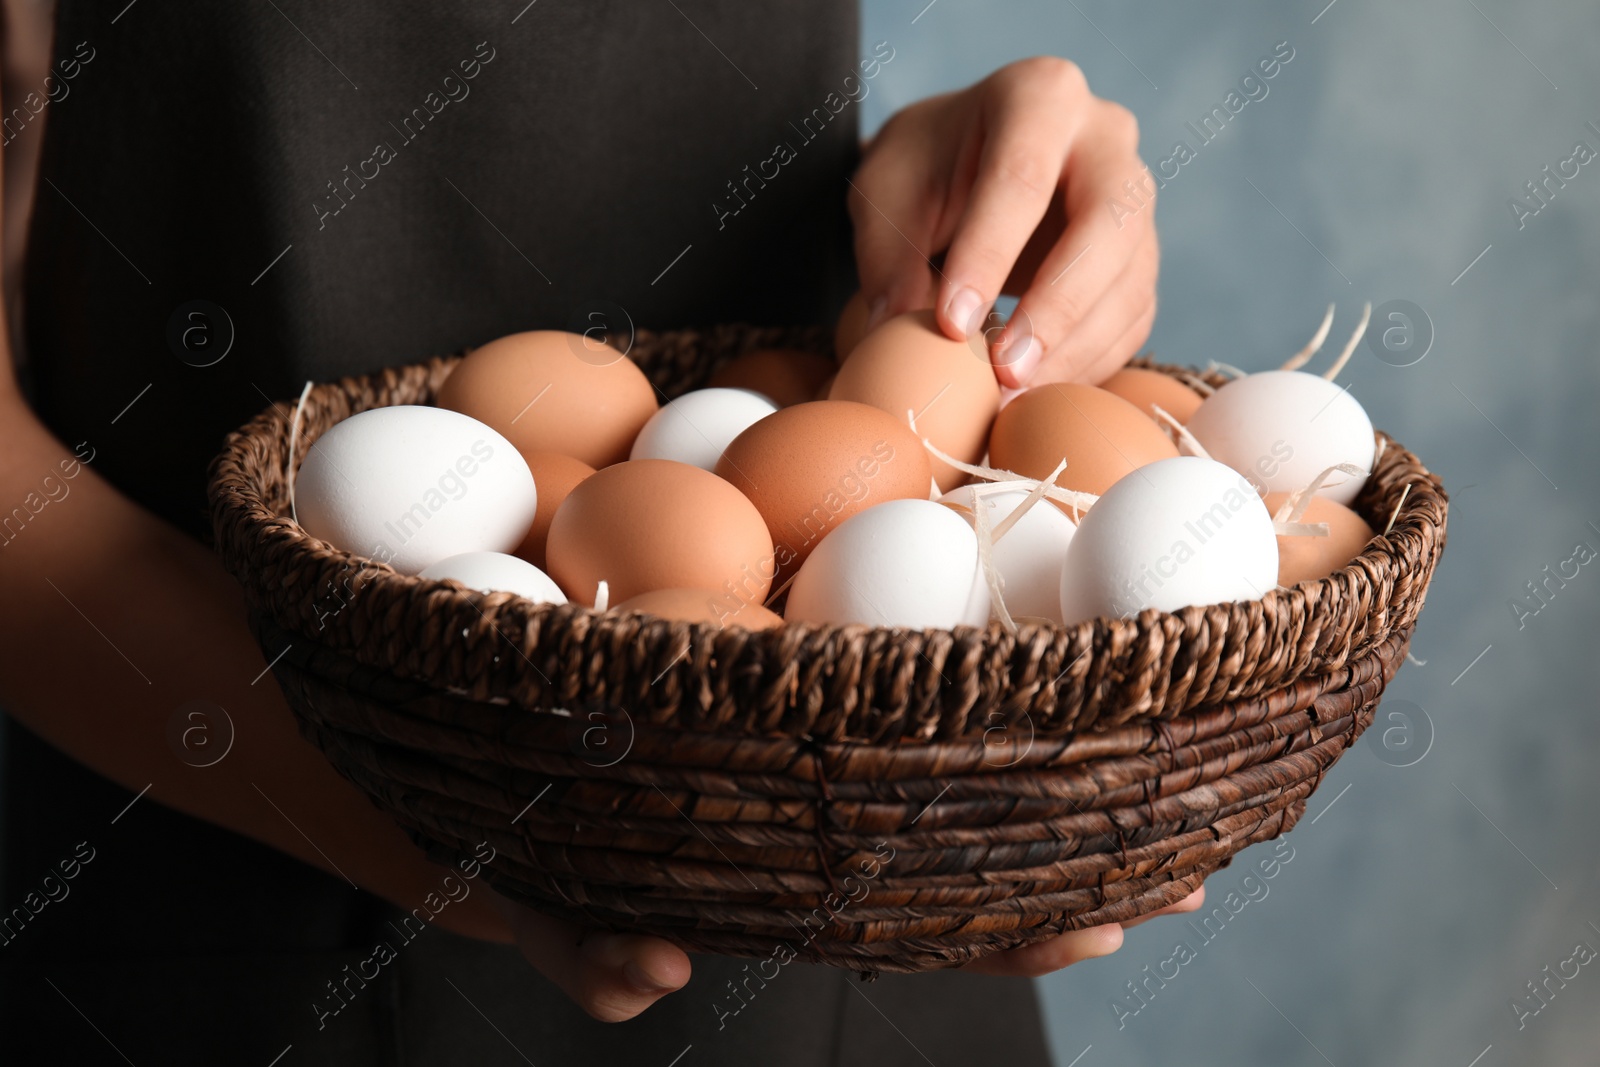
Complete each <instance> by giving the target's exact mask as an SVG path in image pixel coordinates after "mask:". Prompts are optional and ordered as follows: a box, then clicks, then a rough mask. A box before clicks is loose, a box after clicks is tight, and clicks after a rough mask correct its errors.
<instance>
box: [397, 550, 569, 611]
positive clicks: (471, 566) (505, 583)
mask: <svg viewBox="0 0 1600 1067" xmlns="http://www.w3.org/2000/svg"><path fill="white" fill-rule="evenodd" d="M418 577H419V578H453V579H455V580H456V581H458V582H460V583H461V584H462V585H464V586H466V587H467V588H468V589H476V590H478V591H479V592H483V593H515V594H517V596H520V597H527V598H528V599H529V600H531V601H533V602H534V603H536V604H565V603H566V602H567V598H566V597H565V596H564V595H563V594H562V592H561V590H560V589H559V588H558V587H557V586H556V583H555V582H553V581H551V580H550V576H549V575H548V574H546V573H545V572H544V571H542V570H540V569H539V568H538V567H535V566H534V565H533V564H531V563H529V562H528V561H527V560H524V559H518V558H517V557H516V556H508V555H506V554H505V553H503V552H463V553H462V554H461V555H459V556H448V557H446V558H445V559H441V560H440V561H439V562H437V563H434V564H431V565H430V566H428V567H425V568H423V570H422V572H421V573H420V574H419V575H418Z"/></svg>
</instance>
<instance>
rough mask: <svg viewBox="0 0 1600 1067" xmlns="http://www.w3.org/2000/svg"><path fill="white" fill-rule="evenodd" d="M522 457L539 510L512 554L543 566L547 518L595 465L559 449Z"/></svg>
mask: <svg viewBox="0 0 1600 1067" xmlns="http://www.w3.org/2000/svg"><path fill="white" fill-rule="evenodd" d="M522 458H523V459H524V460H526V461H527V464H528V469H529V470H530V471H532V472H533V484H534V485H536V486H538V487H539V510H538V511H537V512H535V513H534V516H533V525H532V526H530V527H528V532H527V534H526V535H525V536H524V537H523V538H522V543H521V544H520V545H518V546H517V547H516V550H515V552H514V553H513V554H514V555H517V556H520V557H522V558H523V559H525V560H527V561H528V562H529V563H531V564H533V565H534V566H535V567H543V566H544V565H545V558H544V545H545V540H546V539H547V538H548V537H549V536H550V520H551V519H553V518H555V514H556V508H559V507H560V506H561V502H562V501H563V500H565V499H567V494H568V493H570V492H572V488H573V486H575V485H577V484H578V483H579V482H581V481H583V480H584V479H585V478H587V477H589V475H591V474H593V473H594V468H593V467H591V466H589V465H588V464H587V463H585V462H583V460H581V459H573V458H572V457H571V456H564V455H562V454H561V453H560V452H529V453H527V454H526V455H524V456H523V457H522Z"/></svg>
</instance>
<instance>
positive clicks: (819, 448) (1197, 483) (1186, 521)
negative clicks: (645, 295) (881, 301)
mask: <svg viewBox="0 0 1600 1067" xmlns="http://www.w3.org/2000/svg"><path fill="white" fill-rule="evenodd" d="M857 303H859V301H857ZM858 313H859V314H858ZM865 317H866V316H865V308H864V307H858V306H856V304H852V308H851V309H848V310H847V317H846V320H842V321H841V343H840V350H841V352H842V353H843V354H844V358H843V361H842V362H841V363H840V364H838V366H837V376H836V377H835V378H833V379H832V380H831V382H827V381H825V379H826V378H827V375H828V374H830V373H832V372H833V371H834V369H835V367H834V364H833V362H832V361H830V360H827V359H826V358H825V357H822V356H819V355H816V354H813V353H806V352H800V351H795V350H789V349H764V350H761V351H757V352H751V353H747V354H745V355H743V356H740V357H738V358H736V359H735V360H733V361H731V362H730V363H727V364H725V365H724V366H723V368H722V369H721V370H720V371H719V372H718V374H717V376H716V377H714V378H713V384H712V385H711V386H710V387H708V388H704V389H699V390H696V391H693V392H688V393H684V394H683V395H681V396H678V397H677V398H676V399H674V400H671V401H670V402H668V403H667V404H666V405H665V406H659V405H658V404H657V401H656V393H655V390H654V388H653V387H652V386H651V384H650V382H649V380H647V379H646V378H645V376H644V374H643V373H642V372H641V371H640V370H639V369H638V368H637V367H635V366H634V365H633V364H632V363H630V362H629V361H628V360H627V359H626V357H625V356H624V355H623V354H622V353H621V352H617V351H615V350H613V349H609V348H606V347H605V346H603V345H600V344H599V343H598V342H596V341H593V340H591V339H589V338H585V337H581V336H578V335H575V334H565V333H560V332H556V331H532V332H528V333H519V334H513V335H511V336H509V337H503V338H500V339H499V340H496V341H492V342H490V343H488V344H486V345H484V346H482V347H481V348H478V349H477V350H475V351H473V352H472V353H470V354H469V355H468V356H466V357H465V358H464V359H462V360H461V362H460V363H459V364H458V365H457V366H456V368H455V370H454V371H453V373H452V374H451V375H450V376H449V377H448V378H447V379H446V380H445V382H444V383H443V385H442V386H441V387H440V389H439V391H438V406H437V407H390V408H377V409H374V410H371V411H366V412H362V413H360V414H357V415H354V416H351V417H350V418H348V419H346V420H344V421H343V422H341V423H339V424H337V425H336V426H334V427H333V428H332V429H330V430H328V431H327V432H325V433H324V434H323V435H322V437H321V438H320V439H319V440H318V441H317V442H316V443H315V444H314V445H313V446H312V447H311V448H310V449H309V450H308V451H307V453H306V455H305V456H304V458H303V461H302V463H301V466H300V468H299V470H298V472H297V474H296V476H295V480H294V493H293V495H292V497H291V499H292V502H293V504H294V507H295V512H296V515H297V517H298V521H299V522H300V523H301V524H302V525H303V526H304V528H305V529H306V531H307V532H308V533H311V534H313V535H315V536H317V537H320V538H322V539H324V540H326V541H328V542H330V543H332V544H333V545H335V546H336V547H339V548H342V549H345V550H348V551H352V552H356V553H361V554H364V555H368V556H371V557H373V558H375V559H378V560H380V561H382V562H387V563H389V564H390V565H391V566H393V567H394V568H395V569H396V570H397V571H400V572H401V573H404V574H416V575H418V576H419V577H422V578H428V579H441V580H443V579H449V580H454V581H457V582H460V583H461V584H463V585H464V586H466V587H467V588H468V589H472V590H476V591H479V592H482V593H490V592H503V593H510V594H513V595H516V596H520V597H524V598H526V599H528V600H530V601H533V602H535V603H548V604H562V603H567V602H572V603H576V604H580V605H596V606H597V607H599V609H600V610H609V611H612V612H619V613H630V612H640V613H646V614H650V615H653V616H657V617H660V618H666V619H673V620H679V621H683V622H690V623H696V624H703V625H710V626H715V627H742V628H744V629H747V630H766V629H771V628H774V627H777V626H781V625H782V624H783V623H784V622H785V621H788V622H797V623H798V622H804V623H810V624H835V625H843V624H860V625H868V626H896V627H911V628H950V627H955V626H985V625H991V624H992V625H997V626H1000V627H1003V628H1006V629H1008V630H1015V629H1016V628H1017V627H1018V624H1019V622H1023V623H1028V622H1033V623H1043V624H1046V625H1049V624H1055V625H1063V624H1064V625H1074V624H1077V623H1080V622H1085V621H1088V620H1091V619H1096V618H1119V617H1128V616H1132V615H1136V614H1138V613H1139V612H1140V611H1144V610H1147V609H1157V610H1162V611H1177V610H1180V609H1182V608H1186V607H1190V606H1196V605H1204V604H1216V603H1225V602H1230V601H1241V600H1251V599H1255V598H1258V597H1261V596H1264V595H1265V594H1266V593H1268V592H1269V591H1271V590H1272V589H1274V588H1276V587H1278V586H1280V585H1281V586H1286V587H1287V586H1294V585H1296V584H1298V583H1302V582H1309V581H1317V580H1320V579H1323V578H1326V577H1328V576H1329V575H1331V574H1333V573H1334V572H1336V571H1338V570H1339V569H1340V568H1342V567H1344V566H1345V565H1346V564H1348V563H1349V562H1350V561H1351V560H1352V559H1354V558H1355V557H1356V556H1357V555H1359V554H1360V553H1361V552H1362V551H1363V549H1364V548H1365V547H1366V545H1367V544H1368V542H1369V541H1370V540H1371V539H1372V537H1373V530H1372V527H1371V526H1370V525H1369V524H1368V523H1367V521H1366V519H1364V518H1363V517H1362V516H1361V515H1359V514H1357V513H1356V512H1355V511H1353V510H1351V508H1350V507H1349V506H1347V505H1350V504H1351V503H1352V502H1353V501H1354V500H1355V499H1356V497H1357V495H1358V493H1359V491H1360V489H1361V487H1362V485H1363V483H1364V481H1365V479H1366V477H1367V476H1368V474H1369V473H1370V471H1371V470H1372V467H1373V463H1374V461H1375V459H1376V457H1377V455H1378V446H1377V439H1376V437H1375V435H1374V433H1373V430H1372V425H1371V422H1370V421H1369V420H1368V419H1367V416H1366V413H1365V412H1364V411H1363V410H1362V408H1361V405H1360V404H1359V403H1358V402H1357V401H1356V400H1355V399H1354V398H1353V397H1352V396H1351V395H1350V394H1349V392H1348V391H1347V390H1345V389H1342V388H1340V387H1338V386H1335V385H1334V384H1333V383H1332V381H1331V379H1332V378H1333V377H1334V376H1335V375H1336V374H1337V373H1338V371H1339V369H1340V368H1341V367H1342V366H1343V365H1344V363H1345V361H1346V360H1348V359H1349V357H1350V353H1351V351H1352V350H1353V348H1354V346H1355V344H1356V342H1357V340H1359V338H1360V336H1361V334H1362V332H1363V331H1364V329H1365V326H1366V318H1365V317H1363V320H1362V325H1361V327H1359V328H1358V329H1357V332H1356V336H1355V337H1354V338H1352V339H1351V341H1350V344H1349V345H1348V346H1347V347H1346V349H1345V351H1344V352H1343V354H1341V355H1340V356H1339V357H1338V359H1337V361H1336V362H1335V365H1334V367H1333V368H1332V370H1331V371H1329V372H1328V374H1327V375H1326V376H1316V375H1312V374H1309V373H1305V372H1302V371H1301V370H1300V367H1301V365H1303V364H1304V363H1305V362H1306V361H1307V360H1309V359H1310V358H1311V356H1312V355H1313V354H1314V353H1315V352H1316V351H1317V349H1318V347H1319V346H1320V345H1321V343H1322V340H1323V339H1324V338H1325V337H1326V335H1327V332H1328V329H1329V326H1330V324H1331V321H1332V309H1331V308H1330V309H1329V316H1328V318H1327V319H1326V320H1325V321H1324V322H1323V324H1322V327H1321V328H1320V329H1319V331H1318V333H1317V335H1316V336H1315V337H1314V338H1313V339H1312V341H1311V342H1310V343H1308V344H1307V345H1306V346H1305V348H1303V349H1302V350H1301V351H1300V352H1299V353H1297V354H1296V355H1295V356H1294V357H1292V358H1291V359H1290V360H1289V362H1288V363H1286V364H1285V365H1284V366H1283V367H1282V368H1281V369H1278V370H1272V371H1265V372H1262V373H1258V374H1250V375H1243V374H1242V372H1240V376H1239V377H1236V378H1235V379H1234V380H1232V381H1229V382H1227V383H1226V384H1223V385H1221V386H1219V387H1216V388H1215V389H1211V386H1209V385H1207V384H1206V383H1204V382H1201V381H1200V380H1199V379H1196V378H1188V379H1185V378H1184V377H1183V376H1181V375H1169V374H1166V373H1162V372H1158V371H1155V370H1150V369H1146V368H1141V367H1131V368H1124V369H1123V370H1121V371H1119V372H1117V373H1116V374H1113V375H1112V376H1111V377H1109V378H1107V379H1106V380H1105V381H1104V382H1102V383H1101V385H1100V386H1098V387H1096V386H1090V385H1081V384H1071V383H1045V384H1040V385H1036V386H1034V387H1032V388H1029V389H1025V390H1022V391H1020V392H1018V393H1017V394H1016V395H1015V396H1014V397H1012V398H1011V399H1010V401H1009V402H1008V403H1006V404H1004V406H1002V403H1001V400H1002V397H1001V390H1000V388H999V386H998V385H997V383H996V381H995V378H994V374H993V370H992V368H991V366H990V365H989V363H988V362H987V361H986V359H985V358H984V354H983V352H982V351H981V349H978V348H975V347H973V346H971V345H969V344H968V343H966V342H962V341H952V340H950V339H948V338H946V337H945V336H944V335H943V333H942V332H941V331H940V330H939V328H938V326H937V324H936V323H935V321H934V317H933V314H932V312H930V311H926V310H923V311H913V312H909V313H906V314H902V315H899V316H895V317H892V318H889V319H887V320H886V321H884V322H882V323H880V324H878V325H876V327H875V328H874V329H873V330H872V331H871V332H870V333H866V334H865V336H846V334H848V333H850V332H851V331H859V330H861V329H863V328H864V319H865ZM857 319H860V320H861V321H856V320H857ZM847 327H848V329H846V328H847ZM846 342H847V343H846ZM1212 380H1213V381H1215V380H1216V378H1215V377H1213V379H1212ZM819 388H821V389H822V391H823V393H824V394H825V395H826V397H827V399H821V400H813V399H810V398H811V397H812V396H815V395H816V393H817V390H818V389H819ZM1207 390H1211V391H1210V392H1209V394H1207V392H1206V391H1207ZM1181 453H1186V454H1181ZM1263 497H1265V499H1263ZM1392 521H1393V519H1391V523H1392ZM607 605H614V606H610V607H607ZM780 611H781V612H782V614H781V615H780V614H779V612H780Z"/></svg>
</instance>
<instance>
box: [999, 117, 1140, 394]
mask: <svg viewBox="0 0 1600 1067" xmlns="http://www.w3.org/2000/svg"><path fill="white" fill-rule="evenodd" d="M1090 106H1092V107H1093V108H1094V109H1095V110H1096V112H1097V114H1096V115H1095V117H1094V118H1093V119H1092V120H1091V121H1090V122H1087V123H1085V125H1084V126H1083V127H1082V128H1081V129H1080V130H1079V131H1078V133H1077V135H1076V137H1075V138H1074V140H1073V144H1072V147H1071V149H1070V150H1069V152H1068V153H1067V160H1066V173H1065V175H1064V182H1065V195H1066V215H1067V227H1066V230H1065V231H1064V232H1063V233H1062V235H1061V238H1060V240H1058V241H1057V242H1056V243H1055V246H1054V247H1053V248H1052V249H1051V250H1050V253H1049V254H1048V255H1047V256H1046V257H1045V258H1044V261H1043V262H1042V263H1041V264H1040V266H1039V270H1038V271H1037V272H1036V273H1035V274H1034V277H1033V283H1032V284H1031V285H1030V286H1029V287H1028V289H1027V291H1026V292H1025V293H1023V294H1022V298H1021V300H1020V301H1018V305H1017V310H1016V312H1015V313H1014V314H1013V315H1012V318H1011V322H1010V324H1009V325H1008V327H1007V329H1006V330H1005V331H1004V332H1003V333H1002V334H1001V335H1000V337H999V339H998V341H997V343H996V345H995V350H994V353H993V359H994V364H995V369H996V374H997V376H998V377H999V379H1000V382H1001V384H1003V385H1013V386H1015V385H1019V384H1021V383H1022V382H1023V381H1026V380H1027V379H1028V378H1029V377H1030V376H1031V375H1032V373H1033V371H1034V368H1035V367H1037V366H1038V364H1039V362H1040V360H1041V359H1042V357H1043V356H1044V355H1045V354H1046V353H1048V352H1050V351H1051V350H1052V349H1053V348H1054V347H1056V346H1057V345H1059V344H1061V343H1063V342H1064V341H1066V340H1067V339H1068V338H1069V337H1071V336H1072V335H1073V333H1074V332H1075V331H1077V330H1078V329H1080V328H1081V327H1082V326H1083V324H1084V321H1085V320H1086V319H1087V318H1088V316H1089V313H1090V312H1091V311H1092V310H1093V309H1094V308H1095V306H1096V304H1097V303H1098V302H1099V300H1100V299H1101V298H1102V297H1103V296H1104V295H1105V294H1106V292H1107V291H1108V290H1109V289H1110V288H1111V286H1112V284H1113V283H1114V282H1115V281H1116V280H1117V279H1118V278H1119V277H1120V276H1121V275H1122V273H1123V272H1124V271H1125V270H1126V269H1127V266H1128V264H1129V262H1130V261H1131V260H1132V259H1133V256H1134V253H1135V251H1136V250H1137V249H1138V248H1139V246H1140V245H1141V244H1143V243H1144V241H1145V240H1146V239H1147V238H1148V237H1149V236H1150V231H1151V230H1153V228H1154V227H1153V222H1152V214H1153V208H1154V203H1153V201H1152V200H1149V199H1147V200H1146V204H1147V206H1146V207H1145V208H1143V209H1141V210H1139V211H1137V212H1134V213H1133V214H1132V215H1123V214H1119V213H1115V212H1113V211H1112V210H1111V203H1112V201H1113V200H1116V201H1118V202H1119V203H1120V202H1123V201H1125V200H1126V199H1127V194H1126V192H1125V191H1124V189H1123V185H1124V183H1125V182H1127V181H1131V180H1133V179H1135V178H1136V177H1139V176H1141V175H1142V174H1143V173H1144V171H1143V165H1142V164H1141V163H1140V162H1139V159H1138V152H1137V148H1138V136H1139V135H1138V123H1137V122H1136V121H1135V120H1134V118H1133V115H1132V113H1131V112H1129V111H1128V110H1127V109H1126V108H1124V107H1121V106H1120V105H1118V104H1114V103H1111V102H1109V101H1104V100H1092V101H1091V102H1090ZM1152 291H1153V285H1152ZM1124 328H1126V324H1124Z"/></svg>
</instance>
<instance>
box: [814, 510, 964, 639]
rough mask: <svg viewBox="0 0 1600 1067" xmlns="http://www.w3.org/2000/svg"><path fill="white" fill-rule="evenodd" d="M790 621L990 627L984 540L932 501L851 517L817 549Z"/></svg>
mask: <svg viewBox="0 0 1600 1067" xmlns="http://www.w3.org/2000/svg"><path fill="white" fill-rule="evenodd" d="M784 618H786V619H788V620H790V621H798V622H826V623H838V624H843V623H863V624H865V625H868V626H904V627H907V628H909V629H913V630H922V629H933V628H938V629H948V628H950V627H952V626H983V625H985V624H987V623H988V621H989V586H988V583H987V582H986V581H984V577H983V570H982V568H981V566H980V565H979V562H978V538H977V535H976V534H974V533H973V532H972V527H970V526H968V525H967V523H966V521H965V520H964V519H962V518H961V516H960V515H957V514H956V513H955V512H954V511H952V510H951V509H950V508H947V507H945V506H944V505H943V504H939V503H935V502H934V501H932V500H890V501H887V502H885V503H882V504H877V505H875V506H873V507H870V508H867V509H866V510H865V511H861V512H858V513H856V514H855V515H852V516H850V518H848V519H846V520H845V521H844V522H842V523H840V524H839V526H838V527H837V528H836V529H834V530H833V531H832V532H831V533H829V534H828V535H827V536H826V537H824V538H823V539H822V540H821V541H819V542H818V543H817V546H816V548H814V549H813V550H812V552H811V555H810V556H809V557H807V559H806V561H805V563H804V564H803V565H802V566H801V567H800V571H799V573H798V574H796V575H795V578H794V584H792V585H791V586H790V587H789V603H788V607H787V608H786V609H785V611H784Z"/></svg>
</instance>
